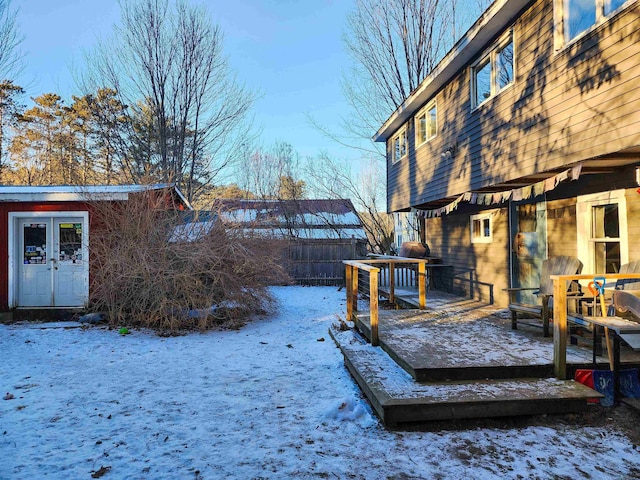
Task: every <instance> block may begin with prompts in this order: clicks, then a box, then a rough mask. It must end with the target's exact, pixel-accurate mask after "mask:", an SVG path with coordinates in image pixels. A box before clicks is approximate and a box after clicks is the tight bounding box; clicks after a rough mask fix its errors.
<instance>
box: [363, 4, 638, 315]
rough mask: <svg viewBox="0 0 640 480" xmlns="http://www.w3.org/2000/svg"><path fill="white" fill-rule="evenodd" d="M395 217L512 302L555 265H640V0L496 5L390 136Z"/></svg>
mask: <svg viewBox="0 0 640 480" xmlns="http://www.w3.org/2000/svg"><path fill="white" fill-rule="evenodd" d="M375 140H377V141H380V142H386V145H387V182H388V186H387V192H388V210H389V211H390V212H403V211H414V212H415V213H416V214H417V215H418V216H419V217H420V219H421V220H420V222H421V235H422V240H423V241H425V242H427V244H428V245H429V247H430V248H431V255H434V256H440V257H442V258H443V261H444V262H445V263H447V264H451V265H454V272H455V274H454V277H455V282H454V283H455V285H458V286H459V287H461V288H463V289H465V290H466V289H468V288H471V290H472V292H473V293H474V294H475V295H476V296H480V297H482V298H485V299H486V298H487V296H488V294H489V292H488V290H489V289H492V291H493V295H494V298H495V302H496V303H497V304H503V305H506V303H507V296H506V293H505V292H503V290H502V289H504V288H506V287H509V286H513V287H517V286H521V287H525V286H536V285H538V280H539V267H540V264H541V262H542V260H543V259H544V258H547V257H551V256H556V255H570V256H575V257H578V258H579V259H580V260H581V261H582V262H583V263H584V268H583V273H592V272H593V273H606V272H616V271H617V269H618V268H619V267H620V265H621V264H624V263H627V262H629V261H631V260H637V259H640V194H639V192H640V190H638V184H639V182H640V178H639V175H640V174H639V173H638V172H639V170H638V166H639V165H640V1H638V0H627V1H625V0H534V1H532V0H496V1H495V2H494V3H493V4H492V5H491V6H490V7H489V8H488V9H487V11H486V12H485V13H484V14H483V15H482V16H481V17H480V18H479V19H478V20H477V21H476V22H475V24H474V25H473V26H472V27H471V28H470V29H469V31H468V32H467V33H466V34H465V35H464V36H463V37H462V38H461V39H460V41H459V42H458V43H457V44H456V45H455V46H454V47H453V49H452V50H451V51H450V52H449V53H448V54H447V55H446V56H445V57H444V58H443V59H442V61H441V62H440V63H439V64H438V65H437V66H436V67H435V69H434V70H433V71H432V72H431V73H430V74H429V75H428V76H427V77H426V79H425V80H424V81H423V82H422V83H421V85H420V86H419V87H418V88H417V89H416V90H415V91H414V92H412V93H411V95H410V96H409V97H408V98H407V99H406V100H405V101H404V103H403V104H402V105H401V106H400V107H399V108H398V109H397V110H396V111H395V112H394V113H393V114H392V115H391V117H390V118H389V119H388V120H387V121H386V122H385V124H384V125H382V127H381V128H380V129H379V131H378V132H377V134H376V136H375Z"/></svg>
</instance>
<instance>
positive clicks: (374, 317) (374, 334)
mask: <svg viewBox="0 0 640 480" xmlns="http://www.w3.org/2000/svg"><path fill="white" fill-rule="evenodd" d="M369 319H370V324H371V345H373V346H378V345H380V341H379V340H378V272H377V271H371V272H369Z"/></svg>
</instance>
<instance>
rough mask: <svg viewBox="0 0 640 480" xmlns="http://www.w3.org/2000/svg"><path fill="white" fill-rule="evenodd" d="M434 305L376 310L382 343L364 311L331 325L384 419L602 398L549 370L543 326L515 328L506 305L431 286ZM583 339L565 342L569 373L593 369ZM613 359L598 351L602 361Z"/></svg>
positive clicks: (569, 405) (552, 409)
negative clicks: (350, 323) (375, 343)
mask: <svg viewBox="0 0 640 480" xmlns="http://www.w3.org/2000/svg"><path fill="white" fill-rule="evenodd" d="M409 293H410V292H409ZM398 294H400V295H402V293H401V292H398V293H397V295H398ZM409 297H410V296H409V295H403V298H405V299H406V298H409ZM428 305H429V307H430V308H428V309H427V310H380V312H379V341H380V347H372V346H371V345H370V344H368V343H367V341H366V337H367V336H368V335H369V334H370V331H369V323H368V320H369V318H368V314H367V313H366V312H358V314H357V319H356V327H357V330H358V331H347V332H339V333H334V334H333V336H334V339H335V341H336V343H337V344H338V346H339V347H340V348H341V350H342V352H343V354H344V357H345V364H346V366H347V368H348V369H349V371H350V372H351V374H352V375H353V377H354V378H355V379H356V381H357V382H358V384H359V385H360V388H361V389H362V391H363V392H364V393H365V395H366V396H367V398H368V399H369V401H370V402H371V404H372V406H373V408H374V410H375V411H376V413H377V414H378V415H379V416H380V418H381V419H382V420H383V422H384V423H385V424H386V425H389V426H393V425H398V424H402V423H405V422H422V421H431V420H443V419H459V418H478V417H482V418H486V417H497V416H513V415H532V414H541V413H567V412H579V411H581V410H583V409H585V408H587V399H588V398H598V397H600V395H599V394H598V393H597V392H595V391H593V390H591V389H589V388H587V387H584V386H583V385H580V384H578V383H576V382H573V381H571V380H558V379H556V378H552V377H553V356H554V353H553V352H554V350H553V340H552V339H550V338H544V337H543V336H542V330H541V329H540V328H535V327H528V326H527V325H526V321H525V324H524V325H523V326H522V328H520V329H519V330H511V328H510V327H511V321H510V316H509V313H508V312H507V311H498V310H497V309H496V308H494V307H491V306H489V305H486V304H482V303H479V302H476V301H473V300H470V299H464V298H460V297H455V296H452V295H448V294H443V293H441V292H438V291H430V292H429V295H428ZM538 323H539V321H538ZM587 341H588V336H587V337H585V338H584V339H582V338H581V339H579V343H580V345H571V346H569V347H568V349H567V365H568V370H569V371H570V372H571V376H573V372H574V371H575V369H576V368H592V363H591V348H590V345H589V344H587ZM622 361H623V363H625V364H626V365H628V366H631V365H632V366H637V365H638V364H640V356H638V355H637V354H633V352H628V351H624V352H623V358H622ZM607 365H608V363H607V359H606V357H601V358H600V359H599V367H600V368H607Z"/></svg>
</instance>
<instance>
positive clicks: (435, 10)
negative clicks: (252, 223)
mask: <svg viewBox="0 0 640 480" xmlns="http://www.w3.org/2000/svg"><path fill="white" fill-rule="evenodd" d="M490 1H491V0H452V1H450V2H444V1H441V0H355V7H354V9H353V11H352V12H351V14H350V15H349V17H348V20H347V30H346V33H345V38H344V41H345V46H346V50H347V52H348V53H349V55H350V56H351V58H352V59H353V66H352V68H351V71H350V72H349V73H348V74H346V75H345V76H344V78H343V81H342V88H343V93H344V96H345V98H346V100H347V101H348V102H349V104H350V106H351V114H350V115H349V116H348V117H347V118H344V119H343V122H342V128H341V133H340V134H336V133H334V132H331V131H330V130H329V129H328V128H326V127H323V126H321V125H318V124H317V123H315V122H313V120H312V123H313V124H314V125H315V126H316V127H317V128H319V129H320V130H321V131H322V132H323V133H324V134H325V135H327V136H329V137H330V138H332V139H334V140H335V141H337V142H338V143H340V144H341V145H344V146H346V147H353V148H356V149H358V150H361V151H363V152H364V157H365V158H366V159H367V167H366V168H365V169H364V170H363V171H361V172H360V173H359V176H358V177H356V178H355V179H351V178H349V177H346V176H345V174H344V172H345V169H344V168H342V167H341V166H339V165H336V162H335V161H333V160H331V159H328V158H326V156H325V157H324V158H320V159H319V163H323V164H324V165H323V166H322V168H320V165H316V168H315V173H316V175H315V177H316V182H317V183H319V184H321V185H322V184H331V185H333V186H334V187H335V186H337V187H340V188H345V189H346V190H347V191H348V192H349V196H350V197H351V198H352V199H353V200H354V203H355V204H356V205H357V208H358V209H359V210H360V211H361V212H363V215H362V216H363V217H364V219H365V223H366V224H367V225H365V228H366V229H367V234H368V236H369V241H370V246H371V248H372V249H374V250H378V251H385V252H386V251H387V250H388V249H389V247H390V244H391V240H392V230H393V226H392V225H393V222H392V219H391V217H390V216H387V215H386V214H384V213H382V212H384V211H385V210H386V208H385V205H384V203H385V200H384V199H385V196H386V195H385V167H384V159H385V153H384V152H385V150H384V146H382V145H380V144H375V143H373V142H372V141H371V138H372V136H373V134H374V133H375V132H376V131H377V130H378V128H379V127H380V125H382V124H383V123H384V121H385V120H386V119H387V118H388V117H389V115H391V113H392V112H393V111H394V110H396V108H398V106H400V105H401V104H402V102H403V101H404V100H405V99H406V98H407V97H408V96H409V95H410V94H411V92H413V91H414V90H415V89H416V88H418V86H419V85H420V83H421V82H422V81H423V80H424V79H425V77H426V76H427V75H428V74H429V73H430V71H431V70H432V69H433V68H434V67H435V66H436V64H437V62H438V61H439V60H440V59H441V58H442V56H443V55H444V54H445V53H446V51H447V50H448V49H449V48H450V47H451V46H453V44H454V43H455V42H456V41H457V37H458V35H459V34H460V32H463V31H464V30H465V29H466V28H467V27H468V26H470V25H471V22H472V21H473V20H475V18H476V17H477V16H479V15H480V13H481V12H482V11H484V9H485V7H486V6H487V5H488V4H489V3H490ZM322 170H326V171H327V172H326V175H329V176H328V177H326V178H324V179H322V178H318V175H317V172H318V171H322ZM347 171H348V170H347ZM335 178H338V179H340V181H339V182H336V181H335ZM364 179H367V181H368V182H369V183H368V184H366V183H365V184H363V180H364ZM327 186H328V185H327ZM356 187H357V188H356ZM360 189H362V190H360Z"/></svg>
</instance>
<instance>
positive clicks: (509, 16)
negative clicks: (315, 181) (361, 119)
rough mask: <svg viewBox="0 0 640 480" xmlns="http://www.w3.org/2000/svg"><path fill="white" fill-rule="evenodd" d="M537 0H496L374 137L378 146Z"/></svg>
mask: <svg viewBox="0 0 640 480" xmlns="http://www.w3.org/2000/svg"><path fill="white" fill-rule="evenodd" d="M530 3H533V0H496V1H495V2H493V3H492V4H491V6H489V8H488V9H487V10H486V11H485V12H484V13H483V14H482V16H481V17H480V18H479V19H478V20H477V21H476V22H475V23H474V24H473V25H472V26H471V28H470V29H469V30H468V31H467V33H465V34H464V35H463V36H462V38H461V39H460V40H458V42H457V43H456V44H455V45H454V46H453V48H452V49H451V50H450V51H449V53H447V54H446V55H445V56H444V58H443V59H442V60H441V61H440V62H439V63H438V65H436V67H435V68H434V69H433V70H432V71H431V73H429V75H428V76H427V77H426V78H425V79H424V80H423V81H422V82H421V83H420V85H419V86H418V88H416V89H415V90H414V91H413V92H412V93H411V94H410V95H409V97H408V98H407V99H406V100H405V101H404V102H403V103H402V105H400V106H399V107H398V108H397V109H396V111H395V112H393V114H392V115H391V116H390V117H389V119H388V120H387V121H386V122H385V123H384V125H382V126H381V127H380V129H379V130H378V132H377V133H376V134H375V135H374V136H373V139H374V140H375V141H376V142H385V141H387V139H388V138H389V137H391V136H392V135H393V134H394V133H395V132H396V131H397V130H398V129H399V128H400V127H402V125H404V123H406V121H407V120H408V119H409V118H410V117H411V116H412V115H413V114H414V113H415V112H416V111H417V110H418V109H419V108H420V107H421V106H422V105H423V104H424V103H425V102H427V101H428V100H430V99H431V98H433V96H434V95H435V94H436V93H437V92H438V91H439V90H440V89H441V88H442V87H444V86H445V85H446V84H447V83H449V82H450V81H451V80H452V79H453V78H454V77H455V76H456V75H457V73H458V72H459V71H460V70H461V69H462V68H464V67H465V66H466V65H468V64H469V63H470V62H471V61H472V60H473V59H474V57H476V56H477V55H479V54H480V53H482V52H483V50H484V49H485V48H487V45H489V43H490V42H491V40H492V39H493V38H494V37H495V36H496V35H498V34H499V33H500V32H502V31H503V30H504V29H505V28H507V27H508V26H509V25H510V24H511V23H512V22H513V21H514V20H515V19H516V17H517V16H518V13H519V12H520V11H522V10H523V9H524V8H525V7H526V6H527V5H529V4H530Z"/></svg>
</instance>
